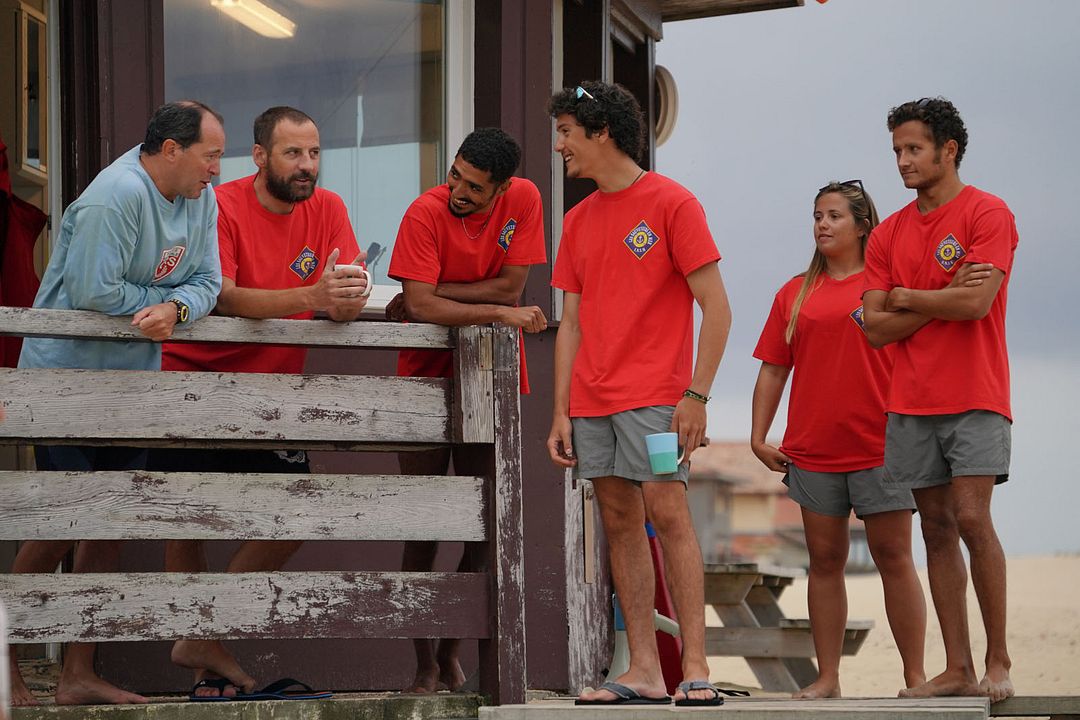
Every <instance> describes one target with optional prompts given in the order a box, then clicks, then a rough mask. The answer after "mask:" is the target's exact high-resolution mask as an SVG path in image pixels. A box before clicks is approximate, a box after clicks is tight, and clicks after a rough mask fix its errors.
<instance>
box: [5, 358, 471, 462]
mask: <svg viewBox="0 0 1080 720" xmlns="http://www.w3.org/2000/svg"><path fill="white" fill-rule="evenodd" d="M0 401H2V402H3V405H4V407H5V409H6V411H7V420H6V422H4V423H0V442H3V440H2V438H7V439H9V441H10V440H14V439H20V440H27V439H34V440H40V441H49V440H53V439H87V438H90V439H98V440H108V439H115V440H157V441H178V442H177V444H184V445H193V444H196V443H198V442H201V443H203V444H205V445H220V444H221V442H220V441H246V442H248V443H258V444H263V445H267V446H272V447H312V444H313V443H321V444H322V445H324V446H325V445H328V444H329V445H332V446H335V447H342V448H345V447H352V446H357V445H362V444H363V443H365V442H380V441H383V442H391V441H393V442H403V443H404V442H415V443H440V442H448V441H449V439H450V417H449V412H450V381H449V380H447V379H443V378H405V377H365V376H350V375H271V374H258V373H252V374H246V373H188V372H146V371H136V370H15V369H11V368H0Z"/></svg>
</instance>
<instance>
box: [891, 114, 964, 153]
mask: <svg viewBox="0 0 1080 720" xmlns="http://www.w3.org/2000/svg"><path fill="white" fill-rule="evenodd" d="M912 120H918V121H919V122H921V123H923V124H925V125H926V127H927V128H928V129H929V130H930V139H932V140H933V141H934V147H937V148H939V149H940V148H941V147H942V146H944V145H945V143H947V142H948V141H950V140H955V141H956V167H960V161H961V160H963V158H964V150H965V149H966V148H967V141H968V134H967V128H966V127H964V121H963V120H962V119H961V118H960V111H958V110H957V109H956V106H955V105H953V104H952V103H951V102H949V101H948V100H946V99H945V98H943V97H934V98H931V97H924V98H922V99H921V100H912V101H911V102H906V103H904V104H903V105H899V106H897V107H894V108H893V109H892V110H890V111H889V119H888V126H889V132H892V131H893V130H895V129H896V128H898V127H900V126H901V125H903V124H904V123H906V122H911V121H912Z"/></svg>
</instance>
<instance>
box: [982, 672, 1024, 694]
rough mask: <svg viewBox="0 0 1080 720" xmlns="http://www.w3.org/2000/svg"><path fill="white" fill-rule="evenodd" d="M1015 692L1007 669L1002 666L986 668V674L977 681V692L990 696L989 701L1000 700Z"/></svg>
mask: <svg viewBox="0 0 1080 720" xmlns="http://www.w3.org/2000/svg"><path fill="white" fill-rule="evenodd" d="M1015 693H1016V690H1015V689H1014V688H1013V684H1012V679H1011V678H1010V677H1009V671H1008V670H1006V669H1005V668H1003V667H996V668H987V669H986V675H984V676H983V679H982V682H980V683H979V694H980V695H985V696H987V697H988V698H990V702H1001V701H1002V700H1004V699H1005V698H1008V697H1012V696H1013V695H1014V694H1015Z"/></svg>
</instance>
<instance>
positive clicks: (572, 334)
mask: <svg viewBox="0 0 1080 720" xmlns="http://www.w3.org/2000/svg"><path fill="white" fill-rule="evenodd" d="M548 111H549V113H550V114H551V116H552V117H553V118H555V132H556V138H557V139H556V143H555V152H557V153H559V154H560V155H562V158H563V163H564V166H565V168H566V174H567V175H568V176H569V177H579V178H590V179H592V180H594V181H595V182H596V184H597V186H598V188H599V189H598V190H597V191H596V192H594V193H593V194H591V195H589V196H588V197H587V198H585V199H584V200H582V201H581V202H580V203H578V204H577V205H575V206H574V207H573V208H572V209H571V210H570V211H569V212H568V213H566V218H565V220H564V222H563V234H562V240H561V241H560V244H559V254H558V258H557V259H556V261H555V268H554V271H553V272H552V278H551V284H552V285H553V286H554V287H557V288H559V289H561V290H562V291H563V314H562V318H561V319H560V324H559V333H558V336H557V339H556V343H555V403H554V405H555V407H554V413H553V419H552V426H551V433H550V435H549V437H548V452H549V453H550V455H551V459H552V461H553V462H555V463H556V464H557V465H559V466H562V467H570V468H573V469H574V476H575V477H576V478H579V479H587V480H591V481H592V484H593V489H594V490H595V492H596V497H597V500H598V501H599V503H600V513H601V517H602V519H603V523H604V533H605V535H606V536H607V539H608V547H609V552H610V556H611V574H612V577H613V580H614V583H615V591H616V592H617V593H618V596H619V603H620V606H621V608H622V611H623V617H624V619H625V621H626V631H627V640H628V642H629V646H630V667H629V669H628V670H627V672H625V673H624V674H622V675H621V676H619V677H617V678H614V677H613V678H610V679H609V681H608V682H605V683H604V684H603V685H602V686H601V687H600V688H599V689H597V690H595V691H593V692H589V693H585V694H583V695H582V696H581V697H580V698H578V700H577V703H578V704H583V705H584V704H588V705H621V704H647V703H656V704H663V703H670V702H671V699H670V698H669V697H668V696H667V694H666V688H665V684H664V678H663V675H662V672H661V668H660V661H659V656H658V651H657V646H656V634H655V632H654V631H653V602H654V594H653V591H654V588H655V583H654V573H653V566H652V556H651V554H650V552H649V543H648V539H647V537H646V534H645V528H644V525H645V521H646V519H648V520H649V521H650V522H651V523H652V525H653V528H654V529H655V530H656V534H657V536H658V537H659V539H660V543H661V544H662V545H663V548H664V562H665V570H666V575H667V580H668V583H669V587H670V590H671V595H672V600H673V602H674V605H675V612H676V613H677V615H678V619H679V628H680V631H681V635H682V641H683V654H682V676H683V682H682V683H680V684H679V687H678V690H677V692H676V693H675V703H676V704H677V705H719V704H721V703H722V702H723V699H722V698H721V697H720V692H719V691H718V690H717V689H716V688H715V687H713V686H712V685H711V684H710V683H709V682H708V679H709V666H708V663H707V661H706V658H705V613H704V606H705V598H704V571H703V568H702V562H701V549H700V548H699V546H698V541H697V537H696V536H695V533H694V526H693V523H692V521H691V519H690V510H689V506H688V505H687V500H686V484H685V483H686V481H687V478H688V476H689V463H686V462H683V463H681V464H678V465H677V468H676V469H675V472H673V473H670V474H657V473H654V472H653V469H652V467H651V466H650V462H649V459H648V454H647V453H646V450H645V445H646V443H645V436H646V435H649V434H654V433H664V432H668V431H671V432H675V433H677V434H678V442H679V445H681V446H682V448H684V454H685V456H686V457H689V456H690V452H691V451H692V450H693V449H694V448H697V447H698V446H699V445H701V444H702V442H703V441H704V439H705V437H706V435H705V423H706V413H705V403H706V402H707V401H708V399H709V398H708V395H709V391H710V389H711V388H712V382H713V377H714V375H715V374H716V368H717V366H718V365H719V364H720V358H721V357H722V356H723V353H724V346H725V345H726V343H727V335H728V329H729V328H730V326H731V309H730V307H729V305H728V299H727V292H726V291H725V290H724V283H723V280H722V279H721V277H720V270H719V268H718V267H717V261H718V260H719V259H720V253H719V252H718V251H717V249H716V244H715V242H714V241H713V238H712V234H711V233H710V232H709V226H708V224H707V223H706V221H705V211H704V210H703V209H702V207H701V203H700V202H698V200H697V198H695V197H694V196H693V195H692V194H691V193H690V191H688V190H686V189H685V188H683V187H682V186H681V185H679V184H678V183H676V182H674V181H673V180H670V179H668V178H666V177H664V176H662V175H659V174H658V173H655V172H647V171H646V170H645V169H644V168H642V167H641V166H640V165H639V164H638V159H639V158H640V157H641V153H642V149H643V148H644V147H645V141H644V137H645V136H644V131H645V120H644V116H643V115H642V113H641V108H640V106H639V105H638V103H637V101H636V100H635V99H634V97H633V96H632V95H631V94H630V93H629V92H628V91H627V90H626V89H625V88H623V87H621V86H618V85H609V84H606V83H600V82H583V83H582V84H581V85H580V86H579V87H578V88H576V89H566V90H564V91H562V92H561V93H558V94H557V95H555V96H554V97H553V98H552V99H551V101H550V102H549V104H548ZM695 302H697V304H698V305H700V306H701V310H702V321H701V331H700V333H699V335H698V352H697V358H696V361H695V358H694V335H693V333H694V313H693V310H694V303H695ZM673 459H674V458H673Z"/></svg>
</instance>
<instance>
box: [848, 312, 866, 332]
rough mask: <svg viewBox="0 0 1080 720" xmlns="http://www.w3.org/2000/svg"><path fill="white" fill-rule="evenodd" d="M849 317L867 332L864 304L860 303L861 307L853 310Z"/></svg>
mask: <svg viewBox="0 0 1080 720" xmlns="http://www.w3.org/2000/svg"><path fill="white" fill-rule="evenodd" d="M848 317H850V318H851V319H852V320H854V321H855V324H856V325H858V326H859V329H860V330H862V331H863V332H866V323H864V322H863V306H862V305H860V306H859V307H857V308H855V309H854V310H852V311H851V313H850V314H849V315H848Z"/></svg>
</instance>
